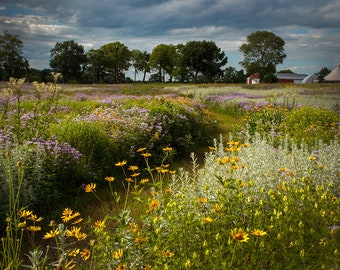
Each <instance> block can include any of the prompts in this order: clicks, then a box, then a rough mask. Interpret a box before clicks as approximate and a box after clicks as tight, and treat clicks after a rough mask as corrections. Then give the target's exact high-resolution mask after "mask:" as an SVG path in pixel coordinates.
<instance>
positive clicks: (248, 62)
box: [240, 31, 286, 82]
mask: <svg viewBox="0 0 340 270" xmlns="http://www.w3.org/2000/svg"><path fill="white" fill-rule="evenodd" d="M284 45H285V42H284V40H283V39H282V38H280V37H278V36H276V35H275V34H273V33H271V32H268V31H257V32H254V33H252V34H250V35H249V36H247V43H244V44H242V45H241V47H240V51H241V52H242V53H243V55H244V60H243V61H241V62H240V64H241V65H242V66H243V67H244V68H245V69H246V71H247V74H254V73H258V74H259V75H260V79H261V81H264V82H272V81H274V80H275V75H274V73H276V65H278V64H282V62H283V60H284V59H285V58H286V54H285V52H284Z"/></svg>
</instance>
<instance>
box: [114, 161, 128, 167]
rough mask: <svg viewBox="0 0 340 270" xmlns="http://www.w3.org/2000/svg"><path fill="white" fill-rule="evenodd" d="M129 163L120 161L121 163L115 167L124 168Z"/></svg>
mask: <svg viewBox="0 0 340 270" xmlns="http://www.w3.org/2000/svg"><path fill="white" fill-rule="evenodd" d="M126 163H127V161H126V160H123V161H120V162H117V163H116V164H115V165H116V166H117V167H123V166H124V165H126Z"/></svg>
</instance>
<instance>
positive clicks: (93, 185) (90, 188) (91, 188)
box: [85, 183, 96, 192]
mask: <svg viewBox="0 0 340 270" xmlns="http://www.w3.org/2000/svg"><path fill="white" fill-rule="evenodd" d="M95 190H96V183H90V184H87V185H86V186H85V192H93V191H95Z"/></svg>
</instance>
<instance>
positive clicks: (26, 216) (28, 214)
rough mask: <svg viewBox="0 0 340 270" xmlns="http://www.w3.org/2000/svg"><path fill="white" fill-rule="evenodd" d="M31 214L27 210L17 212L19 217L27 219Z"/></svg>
mask: <svg viewBox="0 0 340 270" xmlns="http://www.w3.org/2000/svg"><path fill="white" fill-rule="evenodd" d="M32 213H33V212H32V211H28V210H22V211H20V212H19V217H21V218H28V217H29V216H30V215H31V214H32Z"/></svg>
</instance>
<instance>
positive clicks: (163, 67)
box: [149, 44, 176, 82]
mask: <svg viewBox="0 0 340 270" xmlns="http://www.w3.org/2000/svg"><path fill="white" fill-rule="evenodd" d="M175 60H176V47H175V46H174V45H167V44H159V45H157V46H156V47H155V48H154V49H153V50H152V53H151V55H150V61H149V65H150V68H153V69H155V70H157V71H158V75H157V79H156V80H157V81H160V82H164V81H165V75H166V74H168V75H169V77H170V79H169V81H172V76H173V71H174V69H175V64H176V61H175Z"/></svg>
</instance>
